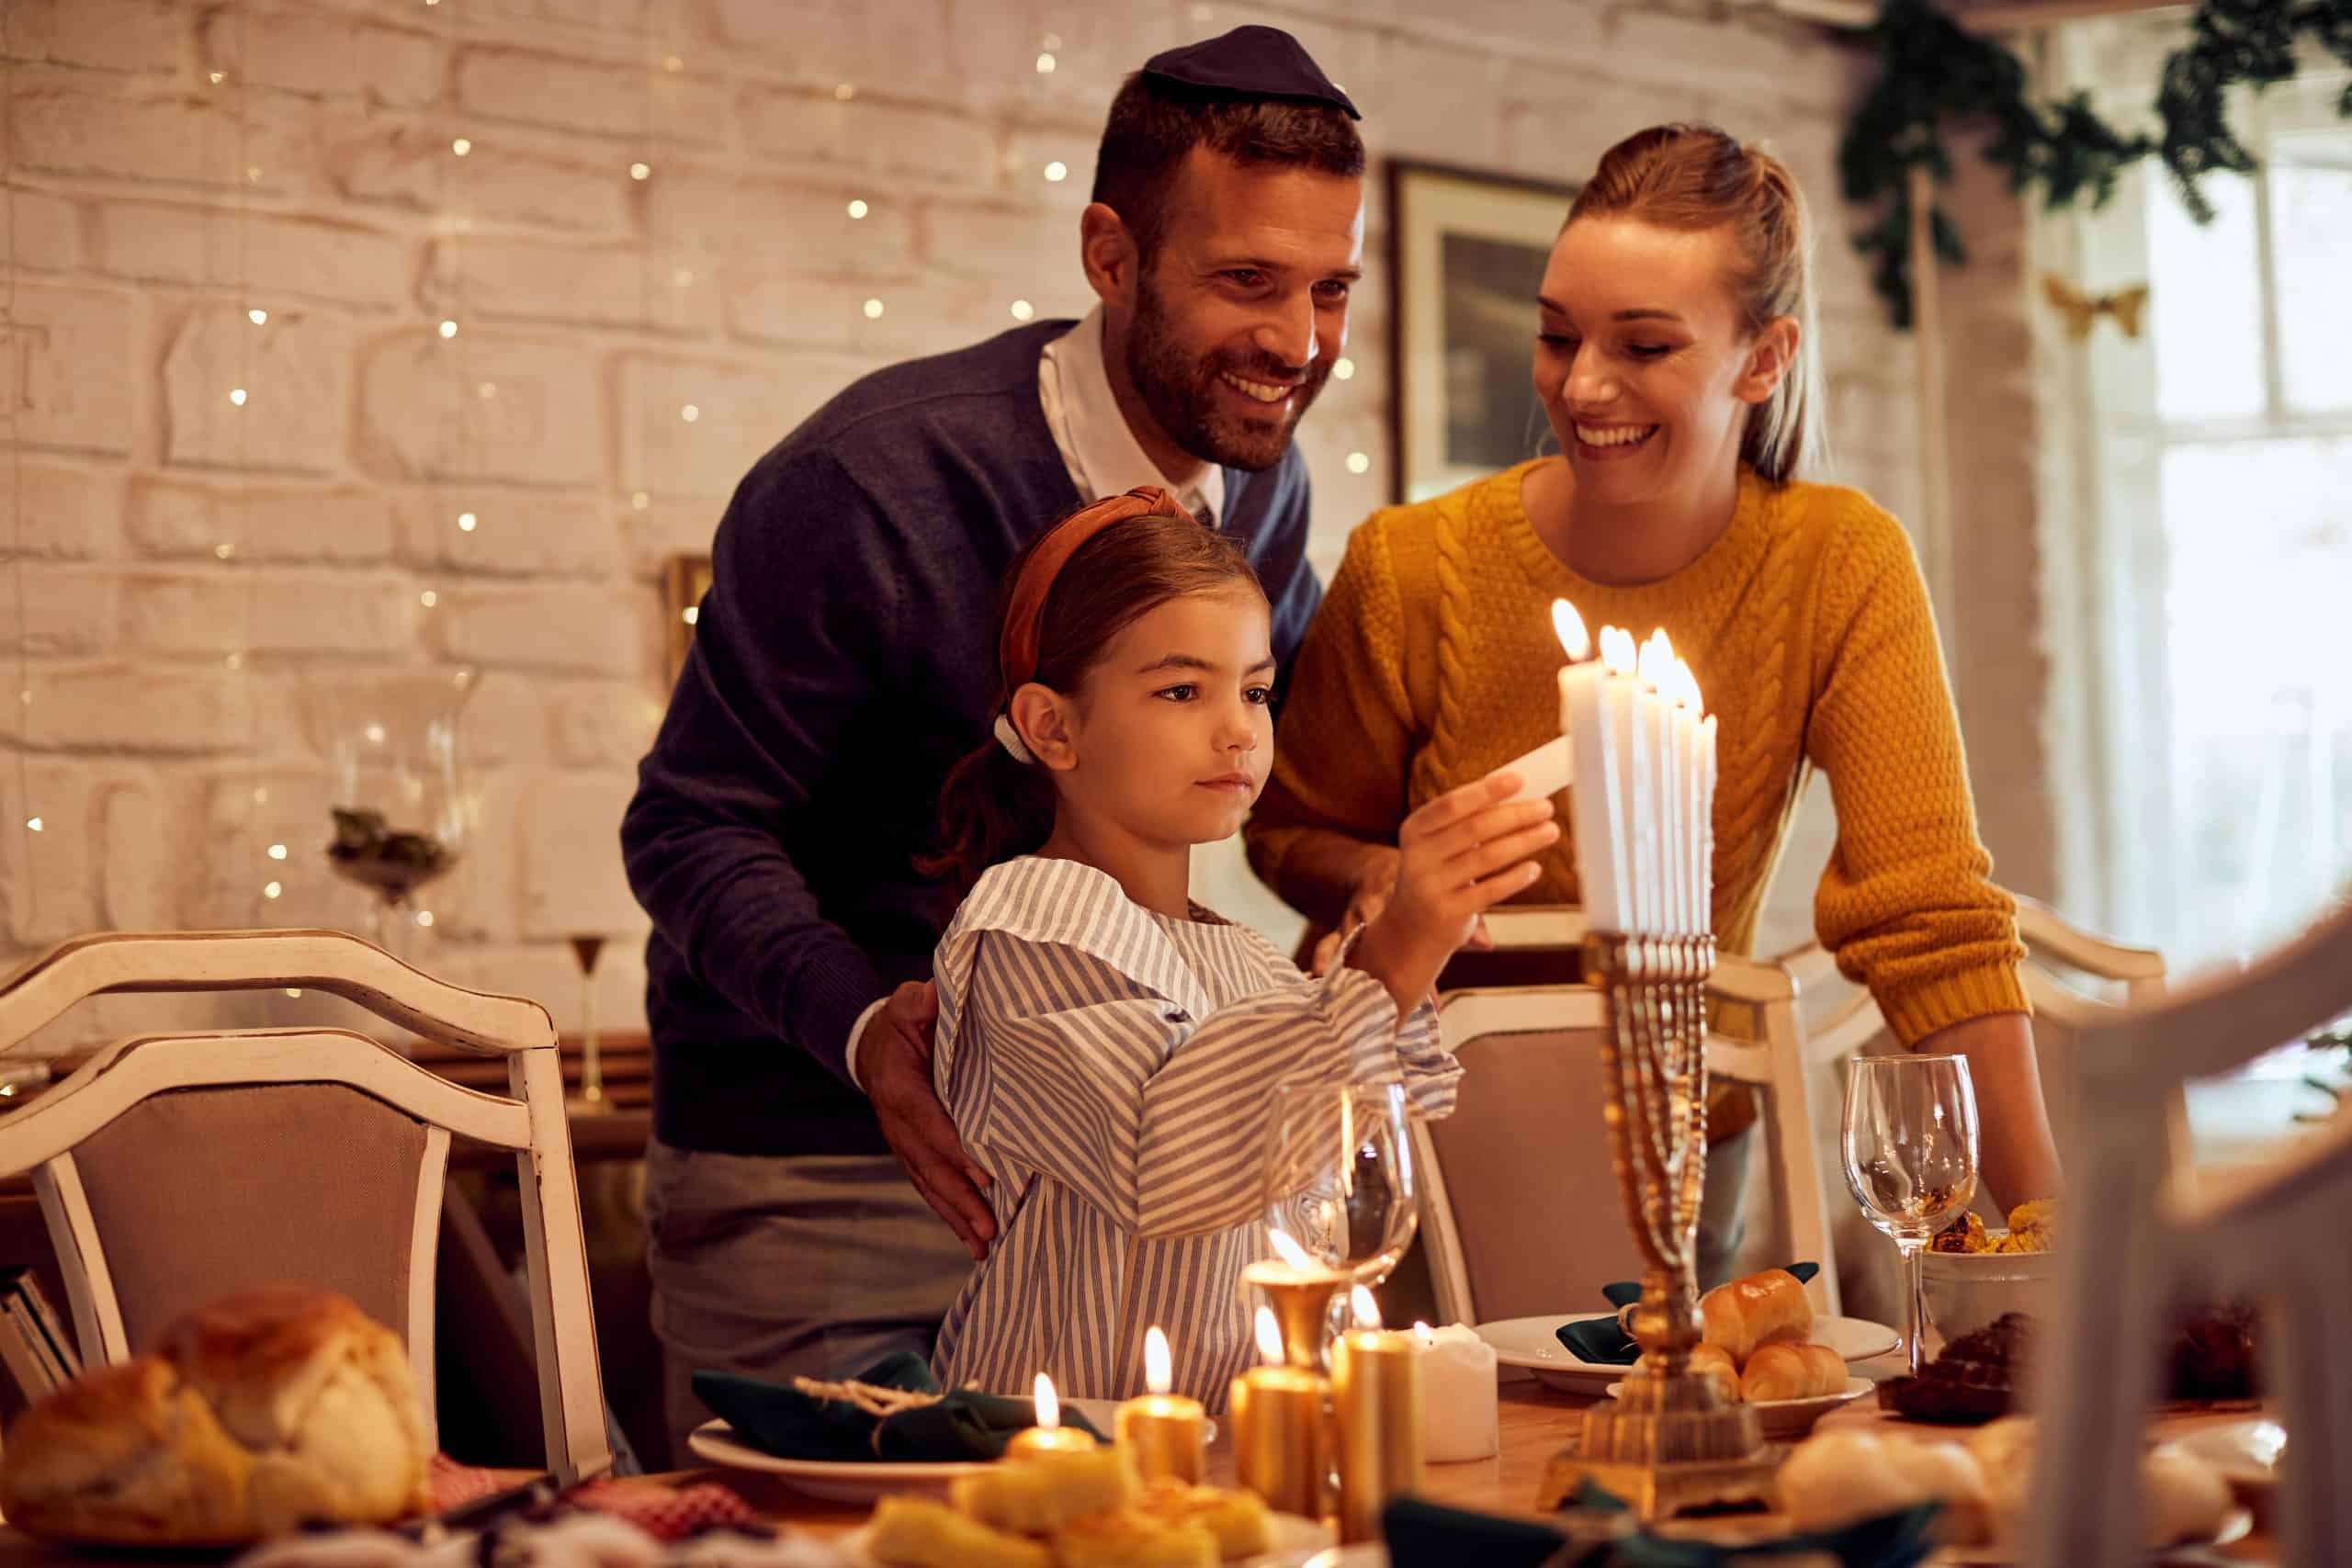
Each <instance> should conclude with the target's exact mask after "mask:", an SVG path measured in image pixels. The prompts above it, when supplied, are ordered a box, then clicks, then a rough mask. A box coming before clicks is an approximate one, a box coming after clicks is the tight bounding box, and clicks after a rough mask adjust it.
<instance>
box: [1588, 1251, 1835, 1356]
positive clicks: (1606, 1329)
mask: <svg viewBox="0 0 2352 1568" xmlns="http://www.w3.org/2000/svg"><path fill="white" fill-rule="evenodd" d="M1788 1271H1789V1272H1790V1273H1792V1274H1794V1275H1795V1276H1796V1277H1797V1283H1799V1284H1804V1282H1806V1281H1807V1280H1811V1279H1812V1278H1813V1277H1814V1276H1815V1274H1818V1273H1820V1272H1821V1265H1820V1264H1818V1263H1792V1264H1790V1265H1788ZM1600 1293H1601V1295H1602V1296H1603V1297H1605V1298H1606V1299H1607V1300H1608V1303H1609V1304H1610V1305H1611V1306H1612V1307H1615V1308H1617V1309H1618V1310H1619V1311H1621V1312H1622V1311H1623V1310H1624V1309H1625V1308H1627V1307H1629V1306H1632V1305H1633V1304H1634V1303H1635V1302H1637V1301H1640V1300H1641V1299H1642V1282H1641V1281H1640V1280H1616V1281H1614V1282H1612V1283H1611V1284H1606V1285H1603V1286H1601V1287H1600ZM1555 1332H1556V1333H1557V1334H1558V1335H1559V1337H1560V1343H1561V1344H1563V1345H1565V1346H1566V1347H1567V1348H1568V1353H1569V1354H1570V1355H1572V1356H1574V1357H1575V1358H1576V1359H1577V1360H1579V1361H1590V1362H1592V1363H1593V1364H1594V1365H1596V1366H1603V1367H1630V1366H1632V1365H1633V1364H1634V1361H1635V1360H1636V1359H1639V1358H1640V1356H1641V1353H1642V1348H1641V1347H1640V1346H1638V1345H1636V1344H1634V1337H1633V1336H1632V1335H1630V1334H1628V1333H1626V1332H1625V1330H1624V1329H1623V1327H1622V1326H1621V1325H1619V1324H1618V1322H1617V1320H1616V1319H1615V1318H1613V1317H1589V1318H1586V1319H1585V1320H1584V1321H1583V1322H1581V1323H1564V1324H1562V1325H1560V1326H1559V1328H1558V1329H1557V1330H1555Z"/></svg>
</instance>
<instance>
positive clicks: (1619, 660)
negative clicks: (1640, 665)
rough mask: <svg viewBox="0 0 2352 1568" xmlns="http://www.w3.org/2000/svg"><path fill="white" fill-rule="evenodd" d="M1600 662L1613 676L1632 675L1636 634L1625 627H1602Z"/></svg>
mask: <svg viewBox="0 0 2352 1568" xmlns="http://www.w3.org/2000/svg"><path fill="white" fill-rule="evenodd" d="M1600 662H1601V663H1602V664H1603V665H1605V666H1607V667H1608V670H1609V672H1610V673H1611V675H1631V674H1632V673H1633V672H1634V634H1633V633H1631V632H1629V631H1627V630H1625V629H1624V628H1623V626H1603V627H1601V628H1600Z"/></svg>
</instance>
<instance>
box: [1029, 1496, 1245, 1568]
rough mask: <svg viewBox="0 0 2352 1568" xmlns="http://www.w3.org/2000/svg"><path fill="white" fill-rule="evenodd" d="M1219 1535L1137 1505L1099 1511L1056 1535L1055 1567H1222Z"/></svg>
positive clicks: (1075, 1522) (1067, 1526) (1065, 1527)
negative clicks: (1217, 1548)
mask: <svg viewBox="0 0 2352 1568" xmlns="http://www.w3.org/2000/svg"><path fill="white" fill-rule="evenodd" d="M1216 1562H1217V1551H1216V1537H1215V1536H1212V1535H1211V1534H1209V1532H1208V1531H1207V1530H1205V1529H1202V1528H1201V1527H1200V1526H1199V1525H1196V1524H1189V1523H1185V1522H1183V1521H1181V1520H1170V1519H1166V1518H1161V1517H1158V1516H1156V1515H1152V1514H1146V1513H1142V1512H1140V1511H1138V1510H1136V1509H1132V1508H1123V1509H1121V1510H1119V1511H1118V1512H1116V1513H1111V1514H1096V1515H1093V1516H1092V1517H1088V1518H1083V1519H1079V1520H1076V1521H1074V1522H1072V1523H1070V1524H1069V1525H1066V1526H1064V1527H1063V1528H1062V1529H1060V1530H1059V1531H1057V1533H1056V1534H1055V1536H1054V1568H1216Z"/></svg>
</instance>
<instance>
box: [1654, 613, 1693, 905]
mask: <svg viewBox="0 0 2352 1568" xmlns="http://www.w3.org/2000/svg"><path fill="white" fill-rule="evenodd" d="M1653 651H1655V653H1656V656H1657V658H1656V668H1655V670H1650V669H1649V667H1650V664H1651V660H1650V657H1649V656H1650V655H1651V654H1652V652H1653ZM1642 653H1643V655H1644V658H1643V665H1644V667H1645V671H1648V672H1649V673H1650V676H1651V683H1652V684H1653V685H1655V686H1656V687H1657V760H1658V763H1657V773H1658V818H1657V829H1658V830H1657V840H1658V883H1659V897H1658V923H1657V930H1658V931H1663V932H1666V933H1668V935H1679V933H1681V932H1682V931H1687V930H1688V929H1689V927H1688V925H1687V923H1686V922H1687V921H1688V919H1689V914H1688V912H1687V911H1686V910H1685V909H1684V908H1683V888H1684V878H1683V868H1682V863H1683V858H1684V849H1683V830H1682V824H1683V822H1684V820H1685V818H1686V814H1687V813H1688V811H1689V809H1690V806H1689V796H1690V781H1689V779H1688V777H1687V776H1686V775H1685V774H1684V773H1683V771H1682V758H1681V753H1680V751H1679V750H1678V749H1677V746H1676V736H1675V731H1676V728H1677V727H1676V723H1675V714H1676V704H1675V697H1676V695H1677V692H1676V686H1675V672H1676V671H1677V669H1678V668H1679V664H1680V660H1677V659H1676V658H1675V657H1674V643H1673V640H1672V639H1671V638H1669V637H1668V636H1667V635H1666V630H1665V628H1664V627H1660V628H1659V629H1658V630H1657V631H1655V632H1652V633H1651V634H1650V641H1649V646H1648V647H1645V648H1644V649H1642Z"/></svg>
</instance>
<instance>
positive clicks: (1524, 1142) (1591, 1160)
mask: <svg viewBox="0 0 2352 1568" xmlns="http://www.w3.org/2000/svg"><path fill="white" fill-rule="evenodd" d="M1461 1060H1462V1065H1463V1068H1464V1071H1463V1075H1462V1092H1461V1099H1460V1100H1459V1101H1458V1102H1457V1103H1456V1105H1455V1107H1454V1111H1453V1115H1452V1116H1449V1117H1447V1118H1446V1119H1445V1120H1443V1121H1442V1122H1430V1139H1431V1141H1432V1142H1433V1143H1434V1144H1435V1145H1436V1146H1437V1155H1438V1159H1439V1162H1440V1163H1441V1164H1442V1166H1443V1167H1444V1169H1445V1186H1446V1192H1447V1195H1448V1196H1449V1197H1450V1198H1451V1199H1452V1200H1453V1215H1454V1224H1455V1226H1456V1228H1457V1229H1458V1230H1459V1232H1460V1234H1461V1238H1462V1253H1463V1257H1464V1258H1466V1259H1467V1260H1468V1266H1469V1275H1470V1291H1471V1299H1472V1300H1474V1301H1476V1303H1477V1306H1478V1316H1479V1317H1480V1318H1481V1319H1482V1320H1487V1321H1491V1320H1493V1319H1496V1318H1506V1317H1530V1316H1533V1315H1535V1314H1541V1313H1553V1314H1559V1313H1568V1312H1581V1311H1599V1310H1602V1303H1601V1299H1600V1287H1601V1286H1603V1285H1605V1284H1607V1283H1609V1282H1610V1281H1611V1280H1636V1279H1639V1278H1640V1277H1641V1273H1642V1259H1641V1254H1640V1252H1639V1251H1637V1250H1636V1249H1635V1247H1634V1238H1633V1235H1632V1233H1631V1232H1630V1231H1628V1230H1627V1229H1626V1226H1625V1212H1624V1206H1623V1203H1622V1202H1621V1201H1620V1200H1619V1198H1618V1196H1617V1191H1618V1189H1617V1178H1616V1171H1615V1168H1614V1167H1613V1165H1612V1164H1611V1159H1610V1155H1609V1129H1608V1127H1607V1125H1606V1124H1605V1123H1604V1122H1602V1120H1601V1110H1600V1108H1601V1106H1602V1105H1603V1104H1604V1103H1605V1102H1606V1098H1607V1097H1606V1095H1605V1093H1604V1091H1603V1088H1602V1080H1601V1069H1600V1034H1599V1032H1597V1031H1593V1030H1556V1031H1544V1032H1531V1033H1526V1034H1489V1035H1483V1036H1481V1037H1479V1038H1478V1039H1476V1040H1473V1041H1471V1042H1469V1043H1467V1044H1466V1045H1465V1046H1464V1048H1463V1051H1462V1053H1461ZM1586 1303H1589V1304H1586Z"/></svg>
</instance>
